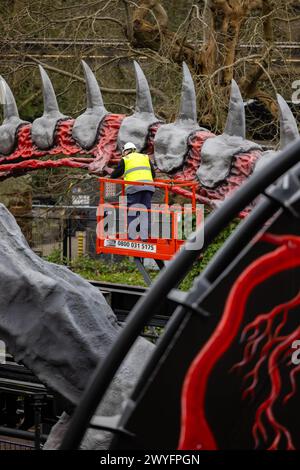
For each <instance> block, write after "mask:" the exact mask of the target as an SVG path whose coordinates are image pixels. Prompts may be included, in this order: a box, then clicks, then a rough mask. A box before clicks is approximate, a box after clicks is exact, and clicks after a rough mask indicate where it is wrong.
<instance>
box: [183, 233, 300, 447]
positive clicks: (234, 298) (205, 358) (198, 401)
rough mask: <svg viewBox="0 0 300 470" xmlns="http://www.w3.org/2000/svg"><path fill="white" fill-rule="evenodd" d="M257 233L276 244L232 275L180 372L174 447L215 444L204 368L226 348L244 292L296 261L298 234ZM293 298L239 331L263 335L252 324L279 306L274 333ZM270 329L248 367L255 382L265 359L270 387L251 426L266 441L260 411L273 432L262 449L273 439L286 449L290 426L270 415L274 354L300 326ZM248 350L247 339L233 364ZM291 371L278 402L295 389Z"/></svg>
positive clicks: (278, 386) (276, 374)
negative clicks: (204, 335) (205, 333)
mask: <svg viewBox="0 0 300 470" xmlns="http://www.w3.org/2000/svg"><path fill="white" fill-rule="evenodd" d="M261 239H262V240H265V241H267V242H269V243H272V244H275V245H278V247H277V248H276V249H274V251H272V252H271V253H267V254H265V255H263V256H261V257H260V258H258V259H257V260H255V261H254V262H253V263H251V264H250V265H249V266H248V267H247V269H245V271H244V272H243V273H242V274H241V275H240V276H239V277H238V279H237V280H236V282H235V284H234V285H233V287H232V289H231V291H230V293H229V296H228V298H227V301H226V305H225V309H224V313H223V315H222V318H221V321H220V323H219V324H218V326H217V327H216V329H215V331H214V333H213V335H212V336H211V337H210V339H209V341H208V342H207V343H206V344H205V346H204V347H203V348H202V349H201V351H200V352H199V354H198V355H197V356H196V357H195V359H194V360H193V362H192V364H191V366H190V368H189V370H188V373H187V375H186V377H185V380H184V386H183V392H182V415H181V435H180V442H179V449H181V450H192V449H202V450H215V449H217V443H216V441H215V438H214V435H213V431H212V430H211V429H210V426H209V424H208V422H207V420H206V415H205V397H206V393H207V384H208V379H209V377H210V374H211V373H212V371H213V368H214V367H215V365H216V364H217V362H218V361H219V360H220V359H221V358H222V356H223V355H224V354H225V353H226V351H228V349H229V348H230V346H231V345H232V343H233V342H234V340H236V338H237V335H238V332H239V329H240V327H241V324H242V320H243V317H244V312H245V308H246V304H247V301H248V298H249V296H250V294H251V293H252V291H253V290H254V289H255V287H256V286H258V285H259V284H261V283H263V282H264V281H265V280H266V279H269V278H270V277H272V276H274V275H276V274H277V273H280V272H283V271H285V270H289V269H292V268H295V267H298V266H300V237H296V236H291V235H286V236H275V235H271V234H266V235H264V236H263V237H262V238H261ZM299 304H300V295H299V294H298V295H297V296H296V297H295V298H294V299H292V300H291V301H289V302H287V303H286V304H282V305H280V306H276V308H274V309H273V310H272V312H269V313H268V314H266V315H265V316H258V317H256V318H255V320H254V321H253V322H252V323H251V324H250V325H248V327H246V328H245V329H244V332H243V335H242V337H243V336H245V335H246V334H247V333H248V332H249V331H251V330H252V329H253V328H254V333H253V334H252V335H251V337H250V338H249V340H250V341H255V340H256V341H261V340H262V339H263V337H265V336H266V335H268V329H267V331H265V332H263V333H262V337H258V336H257V335H258V334H259V333H257V331H258V330H257V329H256V328H258V327H259V326H260V325H261V323H262V322H265V321H270V322H272V320H273V318H274V317H276V316H277V315H279V313H280V312H283V317H282V320H281V323H280V324H279V325H278V326H277V328H276V329H275V333H276V335H279V334H280V332H281V331H282V328H283V326H285V323H286V321H287V313H288V311H289V310H290V309H292V308H295V307H296V306H298V305H299ZM275 333H274V335H275ZM276 335H275V337H272V338H271V339H270V341H268V342H267V343H266V344H265V346H264V349H263V351H262V352H261V353H260V355H261V357H260V360H259V361H258V362H257V364H256V366H255V367H256V369H255V368H254V371H252V372H251V373H250V374H252V375H253V377H254V387H255V385H256V381H257V380H258V376H257V373H258V370H259V368H260V366H261V364H262V362H263V360H266V361H267V364H268V374H269V377H270V384H271V385H270V388H271V390H270V393H269V396H268V397H267V399H266V400H264V402H263V403H262V404H261V405H260V406H259V408H258V409H257V411H256V415H255V418H254V425H253V430H252V431H253V436H254V440H255V444H256V445H258V438H259V435H258V433H260V435H262V437H263V438H264V440H265V441H266V442H267V440H268V434H267V431H266V429H265V426H264V424H263V422H262V417H264V419H265V420H267V422H268V423H269V425H270V426H271V427H272V429H273V434H274V436H271V439H272V442H271V444H269V445H268V449H272V450H273V449H277V448H278V446H279V444H281V445H282V443H283V442H284V443H285V444H286V448H287V449H294V445H293V442H292V437H291V435H290V432H289V431H288V429H287V428H286V427H285V426H284V425H282V424H280V423H279V422H278V421H277V419H276V417H275V415H274V404H275V402H276V403H277V402H278V400H279V399H280V396H281V391H282V381H281V376H280V371H279V359H282V356H283V355H284V354H287V351H288V350H290V347H291V344H292V342H293V341H294V340H295V339H298V338H299V335H300V327H299V328H297V329H296V330H295V331H293V332H292V333H290V334H288V335H286V336H281V337H280V336H278V337H276ZM279 338H280V340H279ZM272 348H273V349H272ZM254 350H255V344H250V346H249V345H246V348H245V352H244V359H243V361H242V363H239V364H237V365H236V366H235V367H240V366H243V365H245V364H246V363H247V361H248V360H249V358H250V357H251V354H253V353H254ZM265 356H266V357H265ZM298 371H299V368H298V369H297V372H298ZM295 374H296V372H295V371H293V372H292V373H291V374H290V379H291V387H292V391H291V393H290V394H289V395H288V396H286V397H283V398H281V400H282V403H283V404H284V403H286V401H287V400H288V399H290V398H291V396H293V394H294V393H295ZM246 379H247V377H246ZM283 439H284V440H283Z"/></svg>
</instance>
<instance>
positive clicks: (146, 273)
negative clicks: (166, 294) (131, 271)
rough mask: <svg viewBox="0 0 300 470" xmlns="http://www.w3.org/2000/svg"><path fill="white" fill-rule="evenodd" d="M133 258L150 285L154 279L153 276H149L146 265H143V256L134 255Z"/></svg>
mask: <svg viewBox="0 0 300 470" xmlns="http://www.w3.org/2000/svg"><path fill="white" fill-rule="evenodd" d="M133 259H134V262H135V264H136V267H137V268H138V270H139V272H140V273H141V275H142V276H143V278H144V281H145V283H146V284H147V286H150V285H151V283H152V280H151V277H150V276H149V273H148V271H147V270H146V268H145V266H144V265H143V262H142V260H141V258H136V257H134V258H133Z"/></svg>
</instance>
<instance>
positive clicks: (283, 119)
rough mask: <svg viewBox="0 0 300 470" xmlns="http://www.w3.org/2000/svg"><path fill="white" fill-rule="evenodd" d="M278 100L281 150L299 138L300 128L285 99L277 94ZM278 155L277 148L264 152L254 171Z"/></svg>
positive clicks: (269, 162)
mask: <svg viewBox="0 0 300 470" xmlns="http://www.w3.org/2000/svg"><path fill="white" fill-rule="evenodd" d="M277 101H278V107H279V116H280V150H283V149H284V148H285V147H287V146H288V145H289V144H291V143H292V142H294V141H295V140H296V139H299V130H298V126H297V121H296V119H295V117H294V115H293V113H292V111H291V109H290V107H289V105H288V104H287V102H286V101H285V99H284V98H283V97H282V96H281V95H279V94H277ZM277 155H278V151H275V150H267V151H266V152H263V153H262V155H261V157H260V158H259V159H258V160H257V162H256V164H255V167H254V173H255V172H257V171H260V170H261V169H262V168H264V167H265V166H267V165H271V164H272V162H273V160H274V158H276V157H277Z"/></svg>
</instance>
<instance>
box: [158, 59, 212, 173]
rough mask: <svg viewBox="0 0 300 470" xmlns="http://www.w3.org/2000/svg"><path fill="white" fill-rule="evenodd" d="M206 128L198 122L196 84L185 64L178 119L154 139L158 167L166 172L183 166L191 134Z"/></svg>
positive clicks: (164, 127) (160, 130) (166, 126)
mask: <svg viewBox="0 0 300 470" xmlns="http://www.w3.org/2000/svg"><path fill="white" fill-rule="evenodd" d="M201 129H202V130H205V129H203V128H200V127H199V125H198V123H197V106H196V93H195V86H194V82H193V79H192V76H191V74H190V71H189V69H188V67H187V65H186V64H185V63H184V64H183V82H182V91H181V103H180V111H179V115H178V119H177V120H176V121H175V122H174V123H171V124H165V125H163V126H161V127H160V128H159V129H158V131H157V133H156V136H155V140H154V158H155V161H156V164H157V166H158V168H159V169H160V170H161V171H164V172H167V173H168V172H170V171H174V170H176V169H178V168H181V167H182V166H183V163H184V159H185V156H186V154H187V152H188V139H189V136H190V135H191V134H192V133H193V132H196V131H199V130H201Z"/></svg>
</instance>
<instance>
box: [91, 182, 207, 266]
mask: <svg viewBox="0 0 300 470" xmlns="http://www.w3.org/2000/svg"><path fill="white" fill-rule="evenodd" d="M99 181H100V203H99V207H98V211H97V244H96V249H97V254H102V253H108V254H115V255H121V256H132V257H134V258H152V259H155V260H158V261H159V260H160V261H167V260H170V259H171V258H172V257H173V256H174V254H175V253H176V252H177V251H178V250H179V249H180V247H181V246H182V244H183V243H184V239H182V236H181V233H182V221H183V217H184V216H186V212H187V207H189V209H188V211H189V212H190V214H189V215H190V216H192V218H193V220H194V221H195V220H196V219H197V217H196V187H197V183H196V182H195V181H183V182H178V181H176V187H177V188H178V187H179V186H180V187H183V188H184V189H186V190H187V193H188V194H189V200H188V203H189V204H188V206H187V205H184V206H181V205H179V204H174V205H170V204H169V200H170V193H171V192H172V191H173V189H174V186H175V183H174V182H173V181H172V180H167V179H156V180H155V181H154V182H151V183H145V182H132V181H131V182H130V183H128V182H126V181H124V180H122V179H110V178H100V179H99ZM126 184H130V185H134V186H145V185H147V184H148V185H151V186H155V188H156V190H158V189H159V190H160V192H161V193H162V194H161V197H160V199H161V201H160V202H159V203H158V204H155V203H152V206H151V209H149V210H147V209H144V211H147V212H148V216H149V217H150V220H151V230H150V235H149V238H148V240H139V239H136V240H131V239H129V238H128V227H127V223H126V221H127V213H128V207H127V205H126V202H124V203H123V200H124V201H126V199H124V198H125V196H126V194H125V186H126ZM109 193H110V194H114V195H115V197H117V196H119V200H118V201H110V202H109V201H108V199H112V198H111V197H109ZM162 200H163V202H162ZM152 207H154V208H152ZM131 209H132V207H131ZM137 210H138V212H140V211H143V209H137ZM108 220H110V221H111V224H110V225H111V227H113V229H112V228H111V227H110V230H108V229H107V223H108ZM154 220H155V221H156V225H155V230H154V232H156V233H155V234H154V235H153V230H152V228H153V225H154V224H153V221H154ZM198 223H199V220H198V221H197V224H198Z"/></svg>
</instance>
